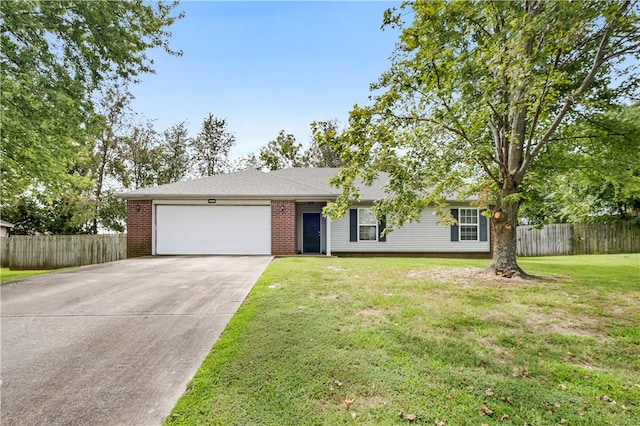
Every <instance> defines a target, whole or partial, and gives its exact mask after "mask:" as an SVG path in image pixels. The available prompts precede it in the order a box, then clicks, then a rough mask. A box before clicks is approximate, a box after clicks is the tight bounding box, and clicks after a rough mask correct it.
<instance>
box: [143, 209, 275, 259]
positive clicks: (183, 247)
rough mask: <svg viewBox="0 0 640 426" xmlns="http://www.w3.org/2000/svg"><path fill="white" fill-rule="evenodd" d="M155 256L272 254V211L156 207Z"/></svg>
mask: <svg viewBox="0 0 640 426" xmlns="http://www.w3.org/2000/svg"><path fill="white" fill-rule="evenodd" d="M154 233H155V252H154V253H155V254H159V255H171V254H184V255H187V254H194V255H195V254H271V207H270V206H255V205H249V206H246V205H234V206H230V205H156V207H155V226H154Z"/></svg>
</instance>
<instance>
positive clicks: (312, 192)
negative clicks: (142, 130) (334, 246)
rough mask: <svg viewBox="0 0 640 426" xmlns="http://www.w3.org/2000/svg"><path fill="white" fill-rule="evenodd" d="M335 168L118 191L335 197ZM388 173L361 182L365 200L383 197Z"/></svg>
mask: <svg viewBox="0 0 640 426" xmlns="http://www.w3.org/2000/svg"><path fill="white" fill-rule="evenodd" d="M336 173H338V169H335V168H290V169H283V170H276V171H273V172H269V173H263V172H260V171H257V170H242V171H239V172H233V173H227V174H222V175H215V176H209V177H205V178H201V179H195V180H188V181H182V182H176V183H170V184H167V185H159V186H154V187H149V188H143V189H138V190H136V191H131V192H125V193H122V194H118V196H119V197H121V198H125V199H168V198H215V197H219V198H222V197H229V198H322V199H332V198H335V197H336V196H337V195H338V194H339V193H340V190H339V189H337V188H332V187H330V186H329V178H330V177H331V176H333V175H335V174H336ZM387 179H388V177H387V175H386V174H384V175H381V176H380V179H379V180H378V181H376V182H374V184H373V185H372V186H371V187H367V186H365V185H359V186H360V188H361V191H362V197H361V198H362V199H363V200H375V199H378V198H382V197H383V196H384V192H383V191H382V186H383V185H384V184H385V183H386V182H387Z"/></svg>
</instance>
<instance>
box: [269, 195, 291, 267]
mask: <svg viewBox="0 0 640 426" xmlns="http://www.w3.org/2000/svg"><path fill="white" fill-rule="evenodd" d="M271 254H274V255H278V254H296V202H295V201H290V200H277V201H276V200H274V201H271Z"/></svg>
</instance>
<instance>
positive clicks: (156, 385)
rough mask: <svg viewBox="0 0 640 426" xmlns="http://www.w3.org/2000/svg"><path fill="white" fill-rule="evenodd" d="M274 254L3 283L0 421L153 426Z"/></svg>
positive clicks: (134, 262) (127, 265)
mask: <svg viewBox="0 0 640 426" xmlns="http://www.w3.org/2000/svg"><path fill="white" fill-rule="evenodd" d="M271 260H272V258H271V257H269V256H202V257H198V256H192V257H187V256H184V257H148V258H138V259H129V260H124V261H119V262H112V263H107V264H102V265H96V266H91V267H83V268H80V269H76V270H71V271H67V272H58V273H54V274H49V275H42V276H37V277H33V278H29V279H27V280H23V281H17V282H14V283H9V284H5V285H3V286H2V287H1V288H0V297H1V308H2V311H1V315H2V325H1V331H2V335H1V346H2V349H1V352H2V353H1V355H2V358H1V359H0V364H1V377H0V378H1V389H0V391H1V397H0V403H1V406H0V424H2V425H3V426H9V425H45V424H46V425H158V424H160V423H161V422H162V420H163V418H164V417H166V416H167V415H168V414H169V412H170V411H171V408H172V407H173V405H174V404H175V403H176V401H177V400H178V398H179V397H180V395H182V393H183V392H184V391H185V387H186V385H187V383H188V382H189V380H191V378H192V377H193V375H194V373H195V372H196V370H197V369H198V367H199V366H200V364H201V363H202V361H203V360H204V358H205V356H206V355H207V353H208V352H209V350H210V349H211V346H212V345H213V344H214V343H215V341H216V340H217V339H218V337H219V336H220V333H221V332H222V331H223V329H224V328H225V326H226V325H227V323H228V321H229V320H230V319H231V317H232V316H233V315H234V313H235V312H236V310H237V309H238V307H239V306H240V304H241V303H242V301H243V300H244V299H245V297H246V296H247V294H248V292H249V291H250V290H251V288H252V287H253V285H254V283H255V282H256V280H257V279H258V278H259V277H260V275H261V274H262V272H263V271H264V269H265V268H266V267H267V265H268V264H269V263H270V262H271Z"/></svg>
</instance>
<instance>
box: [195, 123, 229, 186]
mask: <svg viewBox="0 0 640 426" xmlns="http://www.w3.org/2000/svg"><path fill="white" fill-rule="evenodd" d="M235 143H236V137H235V136H234V135H233V134H232V133H230V132H229V131H228V129H227V119H226V118H217V117H215V116H214V115H213V114H211V113H209V116H208V117H207V118H205V119H204V121H203V122H202V128H201V130H200V133H198V136H196V137H195V138H194V139H192V141H191V145H192V147H193V155H194V157H193V158H194V162H195V164H196V165H197V167H198V171H199V173H200V175H201V176H213V175H217V174H220V173H224V172H225V171H227V170H228V169H229V150H230V149H231V148H232V147H233V146H234V145H235Z"/></svg>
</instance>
